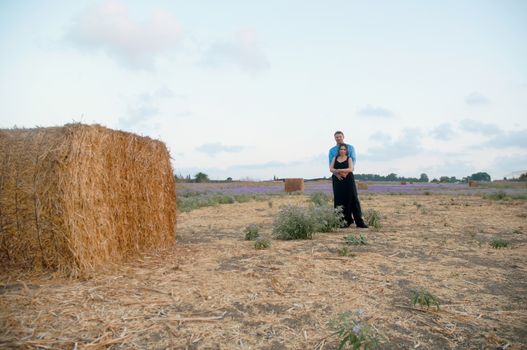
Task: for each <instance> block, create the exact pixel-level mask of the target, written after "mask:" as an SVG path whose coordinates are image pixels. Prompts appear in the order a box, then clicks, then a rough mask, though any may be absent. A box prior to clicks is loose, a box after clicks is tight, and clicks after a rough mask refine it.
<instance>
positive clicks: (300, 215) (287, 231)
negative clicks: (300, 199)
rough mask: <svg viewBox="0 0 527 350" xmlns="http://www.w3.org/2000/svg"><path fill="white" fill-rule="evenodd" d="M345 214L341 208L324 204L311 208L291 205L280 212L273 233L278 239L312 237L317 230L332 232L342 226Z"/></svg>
mask: <svg viewBox="0 0 527 350" xmlns="http://www.w3.org/2000/svg"><path fill="white" fill-rule="evenodd" d="M343 223H344V216H343V215H342V210H341V209H340V208H337V209H334V208H333V207H330V206H327V205H322V206H312V207H309V208H305V207H300V206H293V205H289V206H286V207H284V208H282V209H281V210H280V211H279V212H278V216H277V217H276V218H275V221H274V225H273V235H274V236H275V237H276V238H278V239H284V240H289V239H312V238H313V233H315V232H331V231H334V230H336V229H337V228H339V227H341V226H342V224H343Z"/></svg>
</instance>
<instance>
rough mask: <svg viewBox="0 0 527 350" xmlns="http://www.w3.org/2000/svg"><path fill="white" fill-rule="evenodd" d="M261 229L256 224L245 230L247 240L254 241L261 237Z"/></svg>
mask: <svg viewBox="0 0 527 350" xmlns="http://www.w3.org/2000/svg"><path fill="white" fill-rule="evenodd" d="M258 231H259V227H258V225H256V224H251V225H249V226H247V227H246V228H245V240H246V241H254V240H256V239H257V238H258V237H260V233H259V232H258Z"/></svg>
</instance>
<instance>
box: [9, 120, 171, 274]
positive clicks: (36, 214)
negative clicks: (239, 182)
mask: <svg viewBox="0 0 527 350" xmlns="http://www.w3.org/2000/svg"><path fill="white" fill-rule="evenodd" d="M175 186H176V185H175V179H174V176H173V171H172V166H171V164H170V156H169V154H168V151H167V149H166V146H165V145H164V144H163V143H162V142H160V141H157V140H152V139H150V138H148V137H140V136H137V135H134V134H131V133H127V132H122V131H114V130H110V129H107V128H105V127H102V126H99V125H91V126H90V125H82V124H67V125H65V126H64V127H49V128H35V129H0V263H1V265H2V267H4V268H6V269H10V268H13V267H14V268H24V269H37V270H38V269H52V270H59V271H62V272H65V273H67V274H70V275H79V274H81V273H82V272H84V271H88V270H93V269H94V268H96V267H97V266H101V265H103V264H107V263H110V262H118V261H121V260H123V259H125V258H128V257H131V256H134V255H136V254H138V253H139V252H141V251H144V250H148V249H151V248H156V247H164V246H168V245H171V244H173V243H174V242H175V224H176V191H175V190H176V187H175Z"/></svg>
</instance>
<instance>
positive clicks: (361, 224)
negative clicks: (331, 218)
mask: <svg viewBox="0 0 527 350" xmlns="http://www.w3.org/2000/svg"><path fill="white" fill-rule="evenodd" d="M357 228H368V225H366V223H365V222H361V223H357Z"/></svg>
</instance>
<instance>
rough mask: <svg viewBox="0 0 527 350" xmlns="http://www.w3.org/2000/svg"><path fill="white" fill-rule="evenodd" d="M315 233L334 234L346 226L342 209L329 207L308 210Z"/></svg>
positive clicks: (323, 206)
mask: <svg viewBox="0 0 527 350" xmlns="http://www.w3.org/2000/svg"><path fill="white" fill-rule="evenodd" d="M308 213H309V216H310V219H311V221H313V223H314V226H315V232H333V231H335V230H336V229H338V228H339V227H342V225H344V214H342V208H341V207H338V208H333V207H330V206H327V205H321V206H314V207H311V208H309V209H308Z"/></svg>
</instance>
